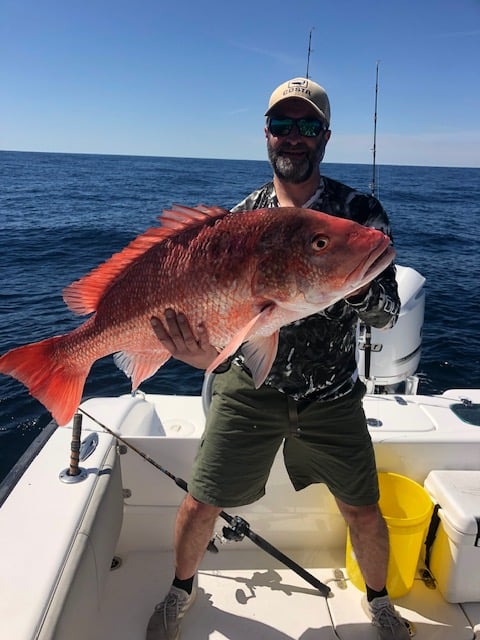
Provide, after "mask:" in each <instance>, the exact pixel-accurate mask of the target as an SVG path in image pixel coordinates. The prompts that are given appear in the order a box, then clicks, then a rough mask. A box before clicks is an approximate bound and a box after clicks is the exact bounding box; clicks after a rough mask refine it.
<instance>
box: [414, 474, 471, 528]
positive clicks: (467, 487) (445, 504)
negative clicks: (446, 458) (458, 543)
mask: <svg viewBox="0 0 480 640" xmlns="http://www.w3.org/2000/svg"><path fill="white" fill-rule="evenodd" d="M424 487H425V489H426V490H427V491H428V493H429V494H430V495H431V496H432V498H433V499H434V500H435V502H437V503H438V504H439V505H440V507H441V508H442V511H443V512H444V515H445V516H446V517H447V518H448V521H449V523H450V524H451V525H452V526H453V527H454V528H455V529H457V531H460V532H461V533H465V534H468V535H473V536H478V535H479V527H480V471H473V470H472V471H457V470H450V469H449V470H439V471H437V470H435V471H430V473H429V474H428V476H427V478H426V479H425V482H424Z"/></svg>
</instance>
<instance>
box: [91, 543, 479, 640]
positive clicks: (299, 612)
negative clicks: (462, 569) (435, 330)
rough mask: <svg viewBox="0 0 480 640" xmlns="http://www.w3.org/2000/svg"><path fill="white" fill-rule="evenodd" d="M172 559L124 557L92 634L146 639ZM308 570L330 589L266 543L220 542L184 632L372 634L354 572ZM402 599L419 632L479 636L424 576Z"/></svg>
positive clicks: (289, 636)
mask: <svg viewBox="0 0 480 640" xmlns="http://www.w3.org/2000/svg"><path fill="white" fill-rule="evenodd" d="M230 544H233V545H244V544H248V543H244V542H240V543H230ZM308 555H310V556H311V552H309V553H307V554H306V553H302V552H299V553H297V554H296V555H294V554H293V553H292V554H291V556H292V557H294V559H295V560H297V561H298V562H301V561H303V560H305V558H304V557H302V556H308ZM310 559H312V558H311V557H310ZM339 560H341V559H340V558H339ZM171 562H172V554H171V553H170V552H161V553H154V552H150V553H148V552H142V551H138V552H132V553H129V554H127V555H126V556H125V557H123V558H122V564H121V566H120V568H118V569H116V570H114V571H112V572H111V573H110V576H109V578H108V583H107V593H106V599H105V601H104V602H102V604H101V608H100V612H99V617H98V622H97V623H96V627H95V628H94V629H92V635H91V640H104V639H105V638H112V639H113V638H115V640H144V638H145V628H146V625H147V622H148V619H149V617H150V615H151V613H152V611H153V608H154V606H155V604H156V603H157V602H158V601H159V600H162V599H163V595H164V594H165V593H166V592H167V591H168V588H169V586H170V583H171V578H172V569H171ZM304 566H307V567H308V564H307V565H305V564H304ZM308 570H309V571H310V572H311V573H312V574H313V575H314V576H315V577H317V578H318V579H319V580H321V581H322V582H324V583H326V584H328V586H329V587H330V588H331V589H332V596H331V597H328V598H325V597H323V596H322V595H320V593H319V592H318V591H317V590H316V589H315V588H313V587H311V586H310V585H309V584H308V583H307V582H305V581H304V580H303V579H302V578H300V577H299V576H297V575H296V574H295V573H294V572H292V571H290V570H289V569H286V568H283V567H282V566H281V565H278V564H277V563H276V561H275V560H274V559H273V558H272V559H270V557H269V556H268V555H266V554H265V553H264V552H262V551H257V550H253V551H250V550H248V549H247V550H246V551H243V550H241V549H238V550H236V551H230V550H223V549H222V548H221V549H220V551H219V553H218V554H207V556H206V557H205V561H204V563H203V565H202V568H201V570H200V572H199V576H198V595H197V599H196V601H195V604H194V605H193V607H192V609H191V610H190V611H189V612H188V614H187V615H186V617H185V619H184V622H183V625H182V634H181V637H182V640H244V639H247V638H255V639H256V640H257V639H258V640H260V639H262V640H335V639H336V640H338V639H341V640H373V639H374V638H375V633H374V630H373V629H372V626H371V624H370V622H369V620H368V618H367V617H366V615H365V613H364V611H363V609H362V606H361V601H362V593H361V592H360V591H359V590H358V589H356V587H354V586H353V585H351V584H350V583H349V581H348V579H347V580H345V581H344V582H338V581H336V580H335V576H334V570H333V569H328V568H320V569H318V568H317V569H308ZM343 574H344V575H346V573H345V570H343ZM396 606H397V608H398V609H399V611H400V612H401V613H402V614H403V615H404V616H405V617H406V618H407V619H408V620H410V621H411V622H413V623H414V625H415V627H416V638H418V640H422V639H424V640H472V639H473V638H474V637H475V636H474V631H473V630H472V626H471V624H470V622H469V619H468V617H467V616H468V610H467V611H464V605H455V604H448V603H446V602H445V601H444V600H443V599H442V596H441V595H440V593H439V592H438V590H435V589H429V588H427V587H426V586H425V584H424V583H423V581H422V580H420V579H418V580H415V582H414V586H413V588H412V590H411V591H410V592H409V593H408V594H407V595H406V596H404V597H403V598H401V599H399V600H398V601H397V602H396ZM473 606H474V605H472V607H473ZM465 609H467V607H465Z"/></svg>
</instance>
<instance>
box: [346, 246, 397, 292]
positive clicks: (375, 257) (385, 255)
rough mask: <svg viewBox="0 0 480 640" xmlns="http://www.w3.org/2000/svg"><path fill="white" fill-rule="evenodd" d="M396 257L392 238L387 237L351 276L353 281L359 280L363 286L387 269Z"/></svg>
mask: <svg viewBox="0 0 480 640" xmlns="http://www.w3.org/2000/svg"><path fill="white" fill-rule="evenodd" d="M394 257H395V249H394V248H393V246H392V243H391V241H390V238H388V237H387V236H385V237H384V238H382V239H381V240H380V241H379V242H378V244H377V245H376V247H374V249H372V251H371V252H370V253H369V255H368V256H367V258H366V259H365V261H364V262H363V264H361V265H360V266H358V267H357V268H356V269H354V270H353V272H352V273H351V274H350V276H351V277H352V278H353V279H357V278H358V281H361V284H366V283H367V282H370V281H371V280H373V279H374V278H375V277H376V276H378V275H379V274H380V273H381V272H382V271H383V270H384V269H386V268H387V267H388V265H389V264H390V263H391V262H392V260H393V259H394ZM361 284H360V286H361ZM357 286H359V285H357Z"/></svg>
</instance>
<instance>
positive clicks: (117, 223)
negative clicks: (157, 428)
mask: <svg viewBox="0 0 480 640" xmlns="http://www.w3.org/2000/svg"><path fill="white" fill-rule="evenodd" d="M322 170H323V173H324V174H325V175H328V176H330V177H332V178H334V179H337V180H340V181H342V182H345V183H347V184H350V185H352V186H354V187H356V188H358V189H360V190H363V191H368V190H369V183H370V181H371V168H370V167H369V166H367V165H353V164H329V163H325V164H324V165H322ZM270 176H271V170H270V166H269V164H268V162H266V161H265V162H263V161H235V160H199V159H189V158H154V157H128V156H101V155H80V154H75V155H71V154H50V153H20V152H7V151H5V152H0V185H1V186H0V224H1V230H2V232H1V235H0V273H1V283H2V284H1V288H0V314H1V322H0V353H4V352H5V351H7V350H8V349H10V348H12V347H15V346H18V345H20V344H25V343H28V342H32V341H35V340H39V339H42V338H46V337H49V336H51V335H54V334H59V333H66V332H68V331H70V330H71V329H73V328H74V327H76V326H77V325H78V324H80V322H81V321H82V319H81V318H78V317H77V316H75V315H73V314H72V313H71V312H70V311H69V310H68V309H67V307H66V306H65V305H64V303H63V300H62V296H61V292H62V289H63V288H64V287H65V286H66V285H68V284H70V282H72V281H73V280H75V279H77V278H79V277H80V276H82V275H84V274H85V273H87V272H88V271H89V270H90V269H92V268H93V267H95V266H97V265H98V264H99V263H100V262H102V261H104V260H105V259H107V258H108V257H109V256H110V255H111V254H112V253H114V252H116V251H119V250H120V249H122V248H123V247H124V246H125V245H126V244H127V243H128V242H129V241H130V240H132V239H133V238H134V237H135V236H136V235H137V234H139V233H141V232H142V231H144V230H145V229H147V228H148V227H150V226H152V225H154V224H155V222H156V217H157V216H158V215H159V214H160V213H161V211H162V210H163V209H164V208H169V207H170V206H171V205H172V204H173V203H180V204H186V205H196V204H199V203H204V204H211V205H219V206H222V207H225V208H230V207H231V206H233V205H234V204H236V203H237V202H238V201H239V200H241V199H242V198H243V197H244V196H245V195H247V194H248V193H249V192H250V191H252V190H253V189H254V188H256V187H257V186H259V185H260V184H263V183H264V182H266V181H267V180H268V179H270ZM376 184H377V195H378V196H379V198H380V200H381V201H382V203H383V205H384V206H385V208H386V209H387V211H388V213H389V215H390V218H391V222H392V226H393V230H394V238H395V245H396V249H397V262H398V263H399V264H403V265H406V266H411V267H413V268H415V269H417V270H418V271H420V272H421V273H422V274H423V275H424V276H425V277H426V278H427V285H426V288H427V309H426V314H425V326H424V332H423V335H424V339H423V351H422V359H421V363H420V368H419V373H420V376H421V384H420V388H419V392H420V393H440V392H443V391H444V390H445V389H447V388H452V387H456V388H463V387H480V353H479V352H480V349H479V329H480V320H479V317H480V314H479V312H480V308H479V299H480V266H479V259H478V249H479V235H480V234H479V230H478V229H479V224H480V169H461V168H434V167H401V166H381V167H379V172H378V177H377V180H376ZM201 383H202V373H201V372H199V371H196V370H193V369H191V368H189V367H187V366H185V365H182V364H181V363H178V362H175V361H170V362H169V363H168V364H167V365H166V366H165V367H163V368H162V369H161V370H160V371H159V372H158V373H157V374H156V375H155V376H154V377H153V378H152V379H150V380H148V381H146V382H145V383H144V384H143V385H142V389H144V390H145V391H147V392H160V393H184V394H195V393H199V391H200V389H201ZM129 390H130V388H129V382H128V380H127V378H125V376H124V375H123V374H122V373H121V372H120V371H118V370H117V368H116V367H115V365H114V364H113V360H112V358H105V359H103V360H101V361H99V362H97V363H96V364H95V365H94V367H93V369H92V372H91V374H90V376H89V378H88V381H87V384H86V387H85V395H86V396H91V395H117V394H118V393H127V392H128V391H129ZM49 419H50V416H49V414H48V413H47V412H46V411H45V409H44V408H43V406H42V405H41V404H40V403H38V402H37V401H36V400H34V399H33V398H31V397H30V396H29V395H28V393H27V391H26V390H25V388H24V387H23V385H21V384H20V383H18V382H16V381H15V380H13V379H11V378H9V377H5V376H1V377H0V480H1V479H2V478H3V477H4V475H5V474H6V473H7V472H8V470H9V469H10V468H11V466H12V465H13V464H14V463H15V461H16V460H17V459H18V457H19V456H20V455H21V453H22V452H23V451H24V449H25V448H26V447H27V446H28V444H29V443H30V442H31V441H32V440H33V439H34V437H35V436H36V435H37V434H38V432H39V431H40V430H41V429H42V428H43V427H44V426H45V425H46V424H47V423H48V421H49Z"/></svg>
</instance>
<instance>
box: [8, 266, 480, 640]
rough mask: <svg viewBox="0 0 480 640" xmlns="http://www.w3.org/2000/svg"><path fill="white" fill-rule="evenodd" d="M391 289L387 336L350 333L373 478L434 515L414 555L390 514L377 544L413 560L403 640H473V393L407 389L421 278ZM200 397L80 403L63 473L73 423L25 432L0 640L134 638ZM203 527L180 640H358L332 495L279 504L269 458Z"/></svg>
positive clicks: (479, 521) (159, 586) (161, 584)
mask: <svg viewBox="0 0 480 640" xmlns="http://www.w3.org/2000/svg"><path fill="white" fill-rule="evenodd" d="M398 282H399V289H400V294H401V298H402V313H401V316H400V319H399V322H398V324H397V326H396V327H395V328H394V329H392V330H390V331H387V332H378V331H375V330H372V334H371V339H367V340H366V339H365V335H364V333H365V332H363V333H362V335H360V336H359V343H360V355H359V369H360V371H365V367H367V369H369V375H368V376H367V378H368V379H366V383H367V387H368V390H369V393H368V394H367V396H366V397H365V401H364V407H365V412H366V414H367V418H368V423H369V427H370V431H371V435H372V439H373V441H374V446H375V451H376V456H377V466H378V469H379V471H381V472H386V474H385V475H389V476H390V475H392V474H399V475H400V476H401V477H403V478H409V479H411V480H413V481H415V482H416V483H418V485H420V487H423V486H425V489H420V491H422V492H423V493H425V491H426V492H427V494H428V497H429V499H430V500H431V503H432V508H433V504H434V503H436V504H439V506H440V508H439V510H438V512H437V510H435V513H438V515H439V519H438V521H437V520H434V522H437V524H438V528H437V529H436V530H435V527H432V528H431V530H430V535H428V544H427V545H425V544H424V541H425V539H426V538H427V535H426V534H427V529H428V528H429V524H430V513H431V509H429V510H428V513H429V517H428V521H424V522H421V523H420V529H421V533H420V537H421V540H420V545H419V546H420V549H419V551H418V552H417V551H411V549H410V546H409V545H410V542H411V539H412V535H413V534H412V533H411V532H410V530H409V528H408V526H406V527H405V528H404V529H402V525H403V524H404V523H403V522H402V514H400V517H396V518H395V520H393V519H392V522H395V524H392V527H397V531H396V533H393V535H396V539H395V541H394V542H393V543H392V547H393V549H392V551H394V552H395V553H396V554H397V555H398V556H399V557H400V558H403V560H402V562H401V564H402V567H400V568H401V569H402V568H403V564H405V565H408V564H411V565H412V566H413V569H412V579H411V582H410V584H409V585H407V588H406V592H405V593H403V594H402V595H399V597H398V598H396V599H395V605H396V607H397V608H398V609H399V611H400V612H401V613H402V615H403V616H404V617H405V618H407V619H408V620H410V621H411V622H412V623H413V627H414V628H415V632H416V637H417V638H418V640H471V639H472V638H480V470H479V469H480V389H451V390H448V391H445V392H444V393H443V394H442V395H437V396H423V395H419V394H418V393H417V384H418V379H417V378H416V377H415V376H414V373H415V370H416V367H417V365H418V362H419V358H420V345H421V327H422V324H423V308H424V298H425V293H424V279H423V278H422V277H421V276H420V275H419V274H418V273H417V272H415V271H413V270H412V269H408V268H402V267H399V268H398ZM208 395H209V380H207V381H206V384H205V386H204V393H203V399H202V397H187V396H164V395H148V394H143V393H141V392H140V393H136V394H135V395H133V396H121V397H116V398H92V399H89V400H86V401H85V402H83V404H82V405H81V411H80V415H82V417H83V424H82V432H81V436H80V440H81V441H82V446H81V449H80V468H79V473H77V471H76V470H75V469H74V468H73V467H72V469H70V468H69V456H70V447H71V443H72V442H73V443H74V446H73V449H74V453H75V448H76V446H75V442H76V439H77V436H78V435H79V434H78V427H79V421H78V419H77V420H76V421H75V425H73V423H72V424H70V425H67V427H62V428H56V426H55V425H54V424H53V423H52V424H51V425H49V426H48V427H47V428H46V429H45V430H44V432H43V433H42V434H41V435H40V436H39V437H38V438H37V440H36V441H35V442H34V443H33V444H32V446H31V447H30V449H29V450H28V451H27V452H26V453H25V455H24V456H23V457H22V459H21V460H20V461H19V462H18V464H17V465H16V467H15V468H14V469H13V470H12V471H11V472H10V474H9V475H8V476H7V478H6V480H5V481H4V483H3V484H2V486H1V488H0V501H1V502H2V504H1V507H0V553H1V563H0V638H2V639H3V638H5V640H7V639H8V640H33V639H37V638H38V639H42V640H47V639H55V640H77V639H78V640H100V639H102V640H104V639H107V640H141V639H143V638H144V636H145V628H146V625H147V621H148V619H149V617H150V615H151V613H152V610H153V607H154V605H155V604H156V603H157V602H159V601H160V600H161V599H162V598H163V596H164V594H165V593H166V592H167V590H168V588H169V585H170V583H171V580H172V574H173V556H172V539H173V524H174V518H175V514H176V510H177V506H178V504H179V503H180V501H181V500H182V498H183V496H184V490H183V488H182V487H184V486H185V482H188V478H189V470H190V468H191V463H192V460H193V457H194V455H195V451H196V449H197V446H198V444H199V439H200V437H201V434H202V431H203V428H204V406H203V405H205V404H208ZM102 425H105V426H106V427H107V428H108V430H109V431H106V430H105V429H104V428H103V426H102ZM72 436H73V438H72ZM117 436H118V437H117ZM119 438H120V439H119ZM395 477H397V476H395ZM398 499H399V500H400V502H401V500H402V496H399V497H398ZM392 501H394V499H393V498H392ZM394 506H395V505H389V507H392V508H393V507H394ZM382 508H383V507H382ZM385 515H387V516H388V514H387V513H386V514H385ZM234 516H239V517H240V518H239V519H236V518H235V517H234ZM396 516H398V514H396ZM403 520H404V521H405V522H406V523H407V524H408V520H409V514H408V508H407V509H406V514H405V518H403ZM389 526H390V525H389ZM217 530H218V536H217V540H216V542H215V546H216V548H217V550H218V552H216V553H213V552H212V553H210V552H207V553H206V554H205V558H204V561H203V563H202V565H201V569H200V572H199V576H198V596H197V600H196V602H195V604H194V606H193V608H192V609H191V611H190V612H189V614H188V616H186V618H185V620H184V623H183V626H182V638H183V640H204V639H205V640H206V639H211V640H224V639H227V640H244V639H247V638H259V639H260V638H262V639H264V640H314V639H315V640H334V639H341V640H367V639H372V638H374V637H375V634H374V630H373V628H372V626H371V624H370V622H369V620H368V618H367V617H366V615H365V613H364V611H363V609H362V606H361V600H362V593H361V591H360V590H359V589H358V588H357V586H355V585H354V584H353V582H352V580H353V575H352V571H353V569H352V568H350V569H349V570H348V571H347V562H346V548H347V549H348V546H347V545H346V537H347V536H346V534H347V532H346V528H345V524H344V522H343V519H342V518H341V516H340V514H339V512H338V510H337V508H336V505H335V502H334V500H333V498H332V497H331V495H330V494H329V492H328V491H327V489H326V488H325V487H324V486H323V485H316V486H312V487H309V488H307V489H305V490H304V491H301V492H299V493H295V491H294V490H293V488H292V487H291V485H290V482H289V480H288V477H287V475H286V472H285V470H284V467H283V462H282V458H281V455H279V456H278V458H277V460H276V461H275V464H274V467H273V469H272V473H271V477H270V480H269V484H268V486H267V494H266V496H265V497H264V498H263V499H261V500H260V501H259V502H257V503H255V504H253V505H251V506H249V507H245V508H242V509H239V510H235V511H234V512H233V511H232V512H231V513H230V512H229V513H227V514H225V517H224V518H223V520H222V518H219V522H218V528H217ZM392 532H393V529H392V531H391V534H392ZM415 536H416V537H417V538H418V532H417V533H416V534H415ZM226 538H240V539H242V540H241V541H235V540H229V541H226V540H225V539H226ZM392 539H393V538H392ZM432 540H433V542H432ZM213 546H214V545H212V547H213ZM402 554H403V555H402ZM417 560H418V564H417ZM427 566H428V568H427ZM402 570H403V569H402Z"/></svg>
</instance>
